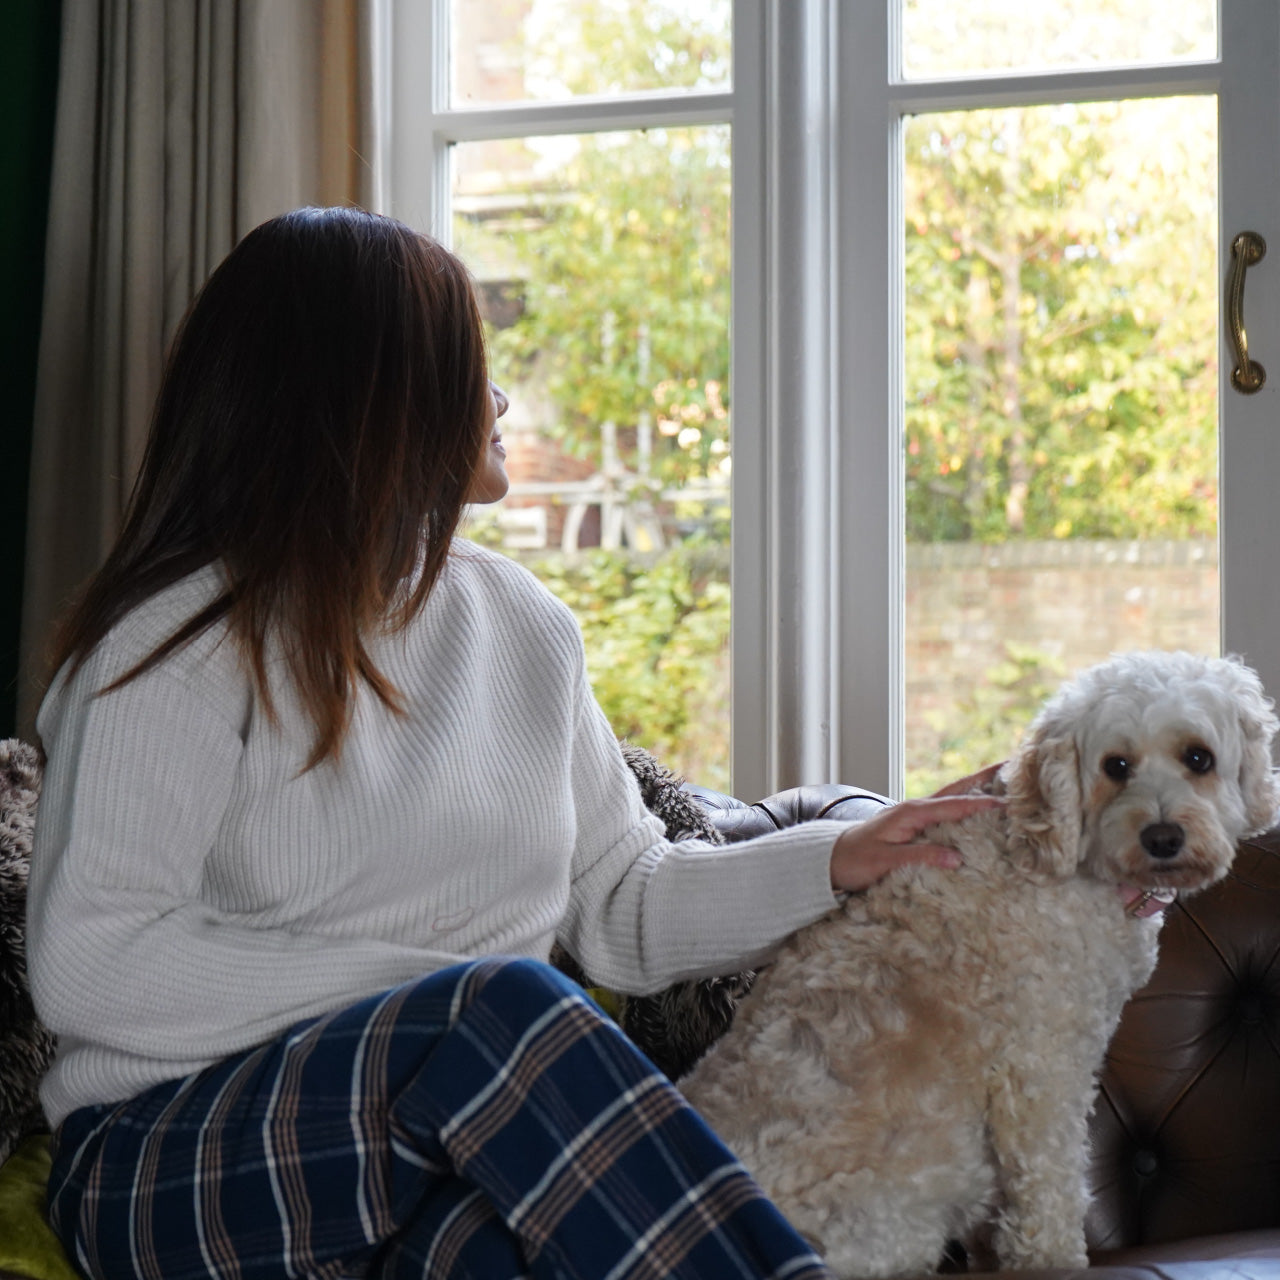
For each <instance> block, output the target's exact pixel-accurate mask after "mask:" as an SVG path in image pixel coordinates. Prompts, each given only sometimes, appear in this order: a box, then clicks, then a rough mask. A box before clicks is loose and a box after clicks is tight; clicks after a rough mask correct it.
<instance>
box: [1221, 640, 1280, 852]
mask: <svg viewBox="0 0 1280 1280" xmlns="http://www.w3.org/2000/svg"><path fill="white" fill-rule="evenodd" d="M1226 661H1228V662H1229V663H1231V664H1232V666H1234V667H1235V668H1236V681H1235V684H1236V687H1235V690H1234V701H1235V707H1236V716H1237V720H1238V723H1239V725H1240V739H1241V742H1242V744H1243V750H1242V752H1241V755H1240V794H1241V796H1243V797H1244V803H1245V821H1247V822H1248V823H1249V830H1248V832H1246V834H1248V835H1254V834H1256V833H1257V832H1259V831H1266V830H1267V829H1268V828H1269V827H1271V825H1272V824H1273V823H1274V822H1275V820H1276V808H1277V805H1280V780H1278V779H1277V777H1276V772H1275V767H1274V766H1273V765H1272V763H1271V740H1272V738H1274V737H1275V735H1276V728H1277V724H1278V723H1280V722H1277V720H1276V714H1275V703H1274V702H1272V700H1271V699H1270V698H1268V697H1267V695H1266V693H1265V692H1264V690H1263V688H1262V681H1261V680H1259V679H1258V675H1257V673H1256V672H1255V671H1253V670H1251V669H1250V668H1249V667H1247V666H1245V665H1244V663H1243V662H1241V661H1240V660H1239V659H1238V658H1235V657H1231V658H1228V659H1226Z"/></svg>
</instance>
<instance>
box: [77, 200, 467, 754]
mask: <svg viewBox="0 0 1280 1280" xmlns="http://www.w3.org/2000/svg"><path fill="white" fill-rule="evenodd" d="M488 394H489V391H488V369H487V364H486V359H485V349H484V335H483V330H482V328H481V322H480V315H479V311H478V308H477V304H476V298H475V293H474V290H473V288H472V284H471V280H470V277H469V275H468V273H467V271H466V269H465V268H464V267H463V265H462V264H461V263H460V262H459V261H458V259H457V258H455V257H454V256H453V255H452V254H451V253H449V252H448V251H447V250H446V249H444V248H443V247H442V246H441V245H439V244H437V243H436V242H435V241H433V240H431V239H430V238H429V237H427V236H423V235H420V234H419V233H417V232H415V231H413V230H411V229H410V228H409V227H407V226H405V225H403V224H402V223H399V222H396V221H395V220H393V219H391V218H384V217H380V216H378V215H375V214H369V213H364V212H361V211H359V210H355V209H300V210H297V211H295V212H293V213H288V214H285V215H283V216H282V217H279V218H274V219H272V220H271V221H269V222H266V223H264V224H263V225H262V226H260V227H258V228H256V229H255V230H254V231H251V232H250V233H249V234H248V235H247V236H245V238H244V239H243V240H242V241H241V242H240V243H239V244H238V245H237V246H236V247H235V249H233V250H232V252H231V253H230V254H229V255H228V257H227V258H226V259H225V260H224V261H223V262H222V264H221V265H220V266H219V267H218V269H217V270H216V271H215V272H214V273H213V275H212V276H210V278H209V280H208V282H207V283H206V284H205V286H204V288H203V289H202V290H201V292H200V294H199V296H198V297H197V298H196V300H195V302H194V303H193V304H192V306H191V309H190V310H189V311H188V313H187V315H186V318H185V319H184V321H183V324H182V326H181V328H180V330H179V332H178V335H177V337H176V338H175V340H174V344H173V347H172V349H171V351H170V355H169V359H168V363H167V366H166V369H165V374H164V380H163V382H162V384H161V389H160V394H159V397H158V399H157V402H156V409H155V415H154V418H153V420H152V424H151V433H150V437H149V439H148V442H147V448H146V453H145V455H144V457H143V462H142V468H141V471H140V472H139V475H138V479H137V482H136V484H135V486H134V490H133V494H132V497H131V499H130V502H129V508H128V511H127V513H126V516H125V521H124V526H123V529H122V531H121V533H120V537H119V539H118V541H117V542H116V544H115V547H114V548H113V550H112V551H111V553H110V555H109V556H108V557H107V559H106V561H105V563H104V564H103V566H102V568H101V569H100V570H99V571H98V572H97V573H96V574H95V575H94V577H93V578H92V579H90V581H89V582H88V584H87V586H86V587H85V589H84V590H83V593H82V594H81V595H80V597H79V599H78V601H77V602H76V604H75V605H74V607H73V608H72V610H71V612H70V614H69V615H68V616H67V618H66V619H65V621H64V622H63V624H62V626H61V628H60V630H59V633H58V635H57V638H56V641H55V646H54V669H55V670H56V669H57V668H58V667H60V666H62V665H63V663H64V662H68V661H70V662H71V663H72V664H73V667H78V666H79V665H80V664H81V663H83V662H84V660H85V659H86V658H87V656H88V655H89V653H90V651H91V650H92V649H93V648H94V646H95V645H96V644H97V643H98V642H99V641H100V640H101V639H102V638H103V637H104V636H105V635H106V634H107V632H108V631H110V630H111V628H112V627H113V626H114V625H115V624H116V623H117V622H118V621H119V620H120V619H121V618H122V617H123V616H124V615H125V614H126V613H128V612H129V610H130V609H132V608H134V607H135V606H137V605H138V604H140V603H141V602H142V601H144V600H146V599H148V598H149V597H150V596H153V595H155V594H156V593H157V592H159V591H161V590H163V589H164V588H165V587H167V586H169V585H170V584H171V583H174V582H176V581H177V580H178V579H180V578H182V577H185V576H186V575H187V574H189V573H191V572H193V571H194V570H196V569H199V568H201V567H202V566H204V565H207V564H210V563H213V562H215V561H217V562H219V564H220V565H221V567H222V569H223V571H224V572H225V575H226V579H227V582H228V584H229V586H228V589H227V590H226V591H225V592H224V593H222V594H221V595H219V596H218V597H217V599H215V600H214V601H213V603H212V604H210V605H209V607H208V608H207V609H205V610H203V611H202V612H201V613H199V614H198V615H196V616H195V617H193V618H191V619H190V620H189V621H187V622H186V623H185V624H184V625H183V626H182V627H180V628H179V629H178V630H177V631H176V632H175V633H174V634H173V635H172V636H170V637H169V638H168V639H167V640H166V641H165V642H164V643H163V644H161V645H160V646H159V647H158V648H157V649H156V650H155V651H154V652H152V653H151V654H150V655H149V656H148V657H146V658H145V659H144V660H143V661H142V662H140V663H139V664H138V665H137V666H135V667H134V668H132V669H131V670H130V671H129V672H127V673H126V674H125V675H124V676H122V677H121V678H120V679H119V680H117V681H116V682H115V683H114V684H112V685H110V686H108V690H105V691H104V692H108V691H110V689H114V688H117V687H119V686H120V685H122V684H124V683H127V682H128V681H129V680H132V679H134V678H135V677H136V676H138V675H141V674H142V673H143V672H144V671H146V670H148V669H150V668H151V667H153V666H154V665H155V664H156V663H158V662H160V661H161V660H162V659H163V658H164V657H166V656H167V655H168V654H170V653H172V652H173V651H174V650H175V649H177V648H179V647H180V646H181V645H183V644H185V643H187V642H189V641H190V640H192V639H194V638H195V637H196V636H198V635H199V634H201V633H202V632H204V631H206V630H207V629H208V628H209V627H211V626H213V625H214V624H215V623H217V622H218V621H220V620H221V619H222V618H224V617H225V618H226V619H227V624H228V627H229V630H230V633H231V635H232V636H233V637H234V638H235V640H236V642H237V643H238V644H239V646H240V649H241V652H242V653H243V654H244V656H245V658H246V659H247V663H248V668H249V670H250V671H251V672H252V675H253V679H254V683H255V686H256V689H257V691H258V693H259V695H260V697H261V699H262V701H263V704H264V707H265V709H266V712H267V714H268V715H273V714H274V708H273V703H272V699H271V695H270V691H269V689H268V687H267V672H266V650H267V644H268V640H269V638H270V637H271V636H272V635H273V634H274V635H278V636H279V637H281V638H282V639H284V640H285V641H286V643H285V647H284V653H285V657H286V661H287V663H288V665H289V670H290V674H291V676H292V678H293V680H294V682H295V684H296V688H297V691H298V694H299V697H300V699H301V702H302V705H303V707H304V708H305V709H306V711H307V712H308V714H309V715H310V716H311V718H312V720H313V721H314V724H315V729H316V734H315V741H314V745H313V749H312V751H311V755H310V758H309V759H308V761H307V768H311V767H313V766H314V765H316V764H318V763H319V762H320V761H322V760H324V759H325V758H327V757H334V758H336V757H337V756H338V755H339V753H340V751H341V747H342V740H343V737H344V735H345V733H346V730H347V727H348V725H349V724H350V721H351V716H352V712H353V708H354V699H355V694H356V690H357V687H358V684H359V682H360V681H365V682H366V683H367V684H368V685H369V686H370V687H371V688H372V689H373V691H374V692H375V693H376V694H377V696H378V697H379V698H380V699H381V700H382V701H383V702H384V703H385V704H386V705H387V706H389V707H391V708H393V709H397V710H398V709H400V703H399V693H398V691H397V690H396V689H395V687H394V686H393V685H392V684H391V683H390V682H389V681H388V680H387V679H386V677H385V676H384V675H383V674H382V672H381V671H379V670H378V668H377V667H376V665H375V664H374V662H373V661H372V659H371V658H370V655H369V652H368V649H367V648H366V639H367V638H368V637H369V635H370V633H371V630H372V629H374V628H378V627H383V626H387V625H390V626H391V627H392V628H395V627H403V626H404V625H406V624H407V623H408V622H409V621H410V620H411V619H412V618H413V617H414V616H415V615H416V614H417V612H418V611H419V610H420V609H421V608H422V606H423V604H424V603H425V602H426V599H427V596H428V594H429V593H430V591H431V588H432V587H433V585H434V584H435V582H436V579H437V577H438V576H439V574H440V571H441V569H442V568H443V566H444V561H445V557H446V555H447V554H448V550H449V542H450V539H451V538H452V537H453V534H454V532H455V530H456V529H457V525H458V521H459V519H460V518H461V514H462V509H463V504H464V501H465V498H466V493H467V489H468V487H469V485H470V482H471V479H472V475H473V473H474V471H475V469H476V467H477V465H478V462H479V458H480V454H481V450H482V449H483V446H484V440H483V434H484V427H485V408H486V405H487V397H488ZM420 554H422V555H425V566H424V568H423V571H422V572H421V574H420V575H419V576H418V577H417V579H416V582H415V583H414V588H413V590H412V591H411V592H409V591H405V590H403V589H402V588H401V584H402V583H403V581H404V579H405V578H406V576H407V575H409V574H410V573H412V571H413V570H414V567H415V565H416V563H417V561H418V557H419V555H420ZM398 591H399V598H397V592H398Z"/></svg>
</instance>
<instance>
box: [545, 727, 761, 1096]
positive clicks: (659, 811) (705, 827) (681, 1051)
mask: <svg viewBox="0 0 1280 1280" xmlns="http://www.w3.org/2000/svg"><path fill="white" fill-rule="evenodd" d="M622 754H623V757H624V758H625V759H626V762H627V765H628V767H629V768H630V769H631V772H632V773H633V774H634V775H635V778H636V781H637V782H638V783H639V784H640V796H641V799H643V800H644V803H645V806H646V808H648V810H649V811H650V812H651V813H653V814H654V815H655V816H657V817H658V818H660V819H661V820H662V823H663V826H664V827H665V828H666V835H667V839H668V840H692V839H697V840H704V841H706V842H707V843H708V844H724V842H725V841H724V836H723V835H721V834H720V831H719V830H718V829H717V828H716V826H715V824H714V823H713V822H712V821H711V819H710V818H709V817H708V816H707V812H706V810H705V809H704V808H703V807H702V805H701V804H699V802H698V801H697V799H695V798H694V797H693V796H692V795H690V794H689V792H687V791H685V790H684V789H683V786H682V784H681V781H680V779H679V778H677V777H675V775H674V774H672V773H670V772H669V771H668V770H667V769H666V768H664V767H663V766H662V765H661V764H659V763H658V761H657V760H655V759H654V758H653V756H651V755H650V754H649V753H648V752H647V751H645V750H644V749H643V748H642V747H637V746H633V745H632V744H630V743H626V742H624V743H623V744H622ZM551 959H552V963H553V964H555V965H557V966H558V967H559V968H561V969H563V970H564V971H565V973H567V974H568V975H569V976H570V977H572V978H574V979H575V980H576V981H578V982H580V983H581V984H582V985H583V986H585V987H591V986H594V985H596V984H594V983H593V982H592V981H591V979H590V977H589V975H586V974H584V973H583V972H582V970H581V968H579V966H578V965H577V964H575V963H574V961H573V960H572V958H571V957H570V956H569V955H568V954H567V953H566V952H565V951H564V950H563V949H562V948H561V947H560V946H558V945H557V946H556V947H555V948H554V950H553V951H552V955H551ZM754 981H755V973H754V972H753V971H751V970H746V971H744V972H742V973H736V974H732V975H729V976H727V977H722V978H703V979H700V980H697V981H691V982H677V983H676V984H675V985H674V986H671V987H668V988H667V989H666V990H665V991H661V992H659V993H658V994H657V995H653V996H628V997H625V998H623V999H622V1001H621V1009H620V1011H619V1013H618V1024H619V1026H621V1028H622V1029H623V1031H625V1032H626V1033H627V1035H628V1036H629V1037H630V1039H631V1040H632V1041H633V1043H634V1044H635V1045H636V1046H637V1047H638V1048H639V1049H640V1050H642V1051H643V1052H644V1053H645V1054H646V1055H647V1056H648V1057H649V1059H650V1060H651V1061H652V1062H654V1063H655V1064H656V1065H657V1066H658V1067H659V1068H661V1070H662V1071H663V1072H665V1074H666V1075H667V1077H668V1078H669V1079H671V1080H678V1079H679V1078H680V1077H681V1076H682V1075H684V1074H685V1073H686V1072H688V1071H689V1070H690V1069H691V1068H692V1067H693V1065H694V1063H696V1062H697V1061H698V1059H699V1058H701V1057H702V1055H703V1054H704V1053H706V1051H707V1050H708V1049H709V1048H710V1047H711V1046H712V1045H713V1044H714V1043H715V1042H716V1041H717V1040H718V1039H719V1038H720V1037H721V1036H722V1035H724V1033H725V1032H726V1031H728V1029H729V1026H730V1024H731V1023H732V1022H733V1015H734V1011H735V1010H736V1009H737V1007H738V1001H739V1000H741V999H742V997H743V996H744V995H746V994H747V992H748V991H750V990H751V984H752V983H753V982H754Z"/></svg>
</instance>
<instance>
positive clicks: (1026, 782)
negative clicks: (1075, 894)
mask: <svg viewBox="0 0 1280 1280" xmlns="http://www.w3.org/2000/svg"><path fill="white" fill-rule="evenodd" d="M1002 777H1003V779H1004V785H1005V793H1006V796H1007V798H1008V815H1009V856H1010V858H1011V859H1012V860H1013V862H1014V863H1015V865H1017V866H1019V867H1021V868H1022V869H1023V870H1025V871H1026V872H1027V873H1028V874H1030V875H1032V876H1037V877H1045V878H1049V879H1061V878H1063V877H1065V876H1069V875H1073V874H1074V873H1075V869H1076V867H1077V865H1078V864H1079V861H1080V828H1081V809H1082V805H1081V793H1080V763H1079V754H1078V752H1077V751H1076V744H1075V738H1074V737H1073V736H1072V735H1071V734H1069V733H1068V734H1063V733H1061V732H1057V733H1055V732H1054V726H1052V725H1050V724H1047V723H1046V724H1038V725H1033V726H1032V730H1031V732H1030V733H1029V734H1028V736H1027V737H1026V739H1024V741H1023V743H1022V745H1021V746H1020V747H1019V748H1018V751H1017V754H1016V755H1014V757H1013V758H1012V759H1011V760H1010V761H1009V763H1008V764H1007V765H1005V767H1004V770H1003V771H1002Z"/></svg>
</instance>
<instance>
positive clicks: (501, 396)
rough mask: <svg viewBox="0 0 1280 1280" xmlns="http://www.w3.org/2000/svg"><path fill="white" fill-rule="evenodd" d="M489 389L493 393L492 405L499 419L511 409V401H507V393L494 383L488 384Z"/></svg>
mask: <svg viewBox="0 0 1280 1280" xmlns="http://www.w3.org/2000/svg"><path fill="white" fill-rule="evenodd" d="M489 389H490V390H491V391H492V392H493V403H494V406H495V408H496V409H497V413H498V417H499V418H500V417H502V415H503V414H504V413H506V411H507V410H508V409H509V408H511V401H510V400H508V399H507V393H506V392H505V391H503V389H502V388H501V387H500V386H498V384H497V383H496V382H491V383H489Z"/></svg>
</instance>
